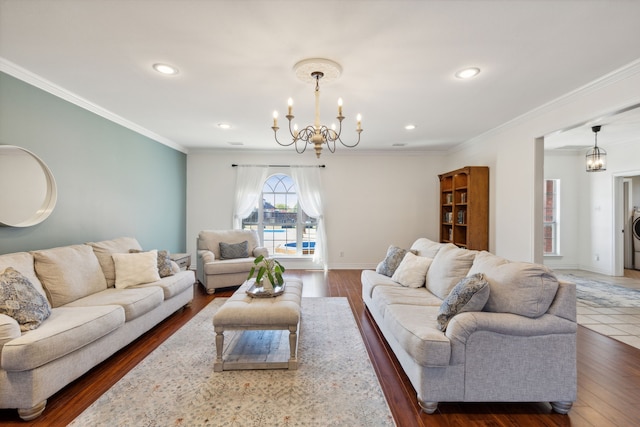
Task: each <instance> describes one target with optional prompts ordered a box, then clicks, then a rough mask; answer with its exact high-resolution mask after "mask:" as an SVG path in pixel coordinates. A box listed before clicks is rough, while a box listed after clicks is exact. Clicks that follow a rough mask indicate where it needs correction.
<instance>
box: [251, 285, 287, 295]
mask: <svg viewBox="0 0 640 427" xmlns="http://www.w3.org/2000/svg"><path fill="white" fill-rule="evenodd" d="M285 285H286V283H283V284H282V286H280V285H276V286H274V287H273V290H272V291H271V290H269V291H267V290H265V289H264V287H262V286H260V285H256V283H255V282H254V283H252V284H251V287H250V288H249V289H247V291H246V292H247V295H249V296H250V297H252V298H273V297H277V296H279V295H282V294H283V293H284V287H285Z"/></svg>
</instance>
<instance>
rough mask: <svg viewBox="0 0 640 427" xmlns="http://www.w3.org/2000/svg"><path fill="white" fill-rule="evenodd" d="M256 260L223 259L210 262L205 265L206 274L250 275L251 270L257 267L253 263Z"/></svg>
mask: <svg viewBox="0 0 640 427" xmlns="http://www.w3.org/2000/svg"><path fill="white" fill-rule="evenodd" d="M254 259H255V258H239V259H228V260H224V259H223V260H218V261H214V262H210V263H207V264H205V265H204V272H205V274H234V273H246V274H247V275H249V270H251V267H253V266H255V264H254V263H253V261H254Z"/></svg>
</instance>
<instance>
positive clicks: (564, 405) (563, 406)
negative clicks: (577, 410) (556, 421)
mask: <svg viewBox="0 0 640 427" xmlns="http://www.w3.org/2000/svg"><path fill="white" fill-rule="evenodd" d="M550 403H551V408H552V409H553V410H554V411H555V412H557V413H559V414H567V413H568V412H569V410H570V409H571V407H572V406H573V402H550Z"/></svg>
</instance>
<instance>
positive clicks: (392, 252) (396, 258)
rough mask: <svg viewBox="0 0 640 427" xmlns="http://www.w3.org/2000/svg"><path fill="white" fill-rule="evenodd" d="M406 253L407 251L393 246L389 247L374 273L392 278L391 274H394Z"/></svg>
mask: <svg viewBox="0 0 640 427" xmlns="http://www.w3.org/2000/svg"><path fill="white" fill-rule="evenodd" d="M407 252H408V251H407V250H406V249H402V248H399V247H397V246H393V245H391V246H389V248H388V249H387V255H386V256H385V257H384V259H383V260H382V261H380V263H379V264H378V266H377V267H376V273H378V274H383V275H385V276H389V277H391V276H393V273H395V271H396V269H397V268H398V266H399V265H400V263H401V262H402V260H403V259H404V256H405V255H406V254H407ZM414 253H415V252H414Z"/></svg>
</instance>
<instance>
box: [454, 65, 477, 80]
mask: <svg viewBox="0 0 640 427" xmlns="http://www.w3.org/2000/svg"><path fill="white" fill-rule="evenodd" d="M478 74H480V68H476V67H471V68H465V69H464V70H460V71H458V72H457V73H456V77H457V78H459V79H470V78H472V77H475V76H477V75H478Z"/></svg>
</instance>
